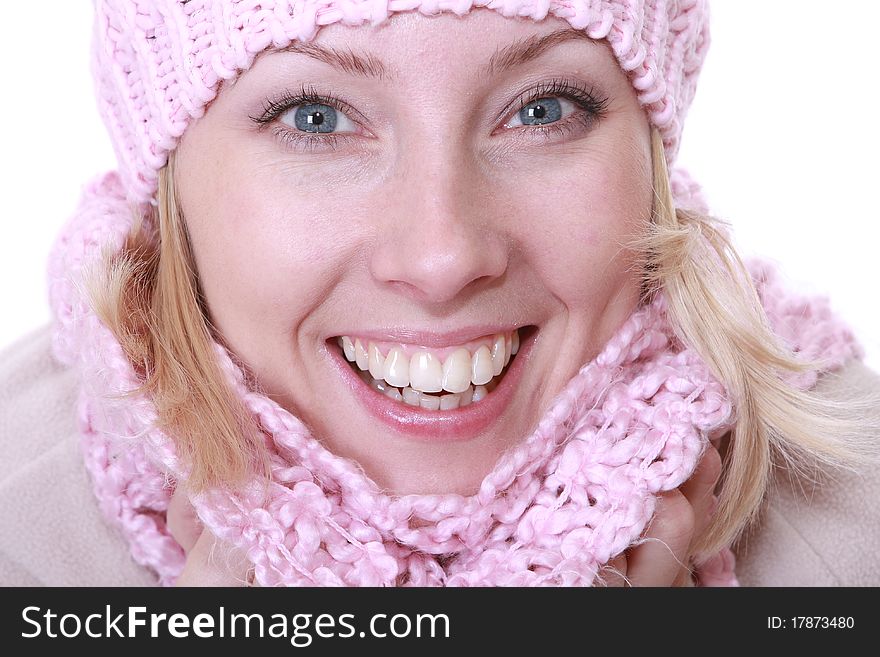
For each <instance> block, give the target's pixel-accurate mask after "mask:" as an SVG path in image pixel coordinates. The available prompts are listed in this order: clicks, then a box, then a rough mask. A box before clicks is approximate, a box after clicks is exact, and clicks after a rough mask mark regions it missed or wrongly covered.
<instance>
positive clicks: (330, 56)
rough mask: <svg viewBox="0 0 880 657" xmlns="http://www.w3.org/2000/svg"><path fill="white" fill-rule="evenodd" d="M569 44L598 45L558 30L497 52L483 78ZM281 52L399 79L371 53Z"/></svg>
mask: <svg viewBox="0 0 880 657" xmlns="http://www.w3.org/2000/svg"><path fill="white" fill-rule="evenodd" d="M567 41H587V42H590V43H595V41H594V40H593V39H591V38H590V37H589V36H587V33H586V32H585V31H584V30H577V29H574V28H567V29H563V30H557V31H556V32H550V33H549V34H543V35H532V36H530V37H527V38H523V39H520V40H518V41H515V42H513V43H511V44H510V45H508V46H505V47H503V48H501V49H499V50H496V51H495V53H494V54H493V55H492V57H491V58H490V59H489V63H488V64H487V65H486V67H485V68H484V69H483V71H482V73H481V74H480V78H481V79H482V78H491V77H493V76H495V75H498V74H500V73H503V72H504V71H507V70H508V69H511V68H513V67H515V66H522V65H523V64H526V63H528V62H530V61H532V60H534V59H537V58H538V57H540V56H541V55H542V54H543V53H545V52H546V51H547V50H549V49H551V48H554V47H555V46H558V45H559V44H561V43H565V42H567ZM281 52H292V53H299V54H303V55H307V56H308V57H311V58H312V59H316V60H318V61H321V62H324V63H325V64H328V65H330V66H332V67H334V68H338V69H340V70H342V71H344V72H345V73H348V74H349V75H353V76H356V77H364V78H375V79H377V80H384V79H394V78H396V77H397V76H396V75H394V74H392V71H390V70H389V69H388V67H386V66H385V64H383V63H382V61H381V60H379V59H376V58H375V57H374V56H373V55H372V54H370V53H365V54H363V55H358V54H357V53H355V52H352V51H350V50H342V51H339V50H336V49H334V48H325V47H324V46H319V45H318V44H315V43H303V42H299V41H294V42H293V43H291V44H290V45H289V46H287V47H285V48H282V49H281Z"/></svg>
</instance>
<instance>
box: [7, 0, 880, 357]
mask: <svg viewBox="0 0 880 657" xmlns="http://www.w3.org/2000/svg"><path fill="white" fill-rule="evenodd" d="M844 6H845V8H846V11H845V14H844V12H843V7H844ZM828 7H829V5H828V3H827V2H818V1H807V0H800V1H796V0H773V1H772V2H768V1H767V0H715V2H714V4H713V5H712V32H713V36H712V41H713V45H712V48H711V49H710V51H709V56H708V59H707V62H706V66H705V68H704V71H703V76H702V79H701V83H700V88H699V91H698V93H697V98H696V101H695V103H694V106H693V108H692V111H691V113H690V116H689V118H688V122H687V128H686V130H685V138H684V143H683V147H682V152H681V156H680V158H679V161H680V163H682V164H684V165H686V166H687V167H688V168H689V169H690V171H691V172H692V173H693V174H694V175H695V177H696V178H697V179H698V180H700V181H701V182H702V184H703V186H704V189H705V192H706V196H707V198H708V199H709V202H710V204H711V206H712V209H713V211H714V212H715V213H716V214H717V215H718V216H720V217H722V218H724V219H727V220H729V221H731V222H732V223H733V225H734V227H735V231H736V242H737V245H738V247H739V249H740V251H741V252H742V253H743V254H746V255H747V254H761V255H764V256H769V257H772V258H773V259H774V260H776V261H778V262H779V263H781V265H782V266H783V268H784V271H785V272H786V275H787V278H788V279H789V280H790V282H791V284H793V285H795V286H796V287H797V288H799V289H802V290H804V291H808V292H815V293H820V294H825V295H828V296H829V297H830V298H831V301H832V308H833V309H834V310H835V311H836V312H837V313H839V314H840V315H841V316H842V317H844V318H845V319H846V320H847V322H849V324H850V325H851V326H852V327H853V329H854V330H855V332H856V335H857V336H858V337H859V339H860V340H861V342H862V343H863V344H864V345H865V347H866V349H867V352H868V359H867V362H868V363H869V364H870V365H871V366H872V367H873V368H874V369H875V370H878V371H880V309H878V307H877V304H878V301H880V299H878V295H877V293H876V291H875V284H876V282H877V280H878V276H877V273H876V271H877V264H878V262H877V261H878V256H877V253H876V251H877V248H878V244H880V211H878V209H877V202H876V200H875V197H876V192H877V190H878V187H880V176H878V174H880V164H878V158H880V133H878V130H877V124H876V116H877V114H878V106H877V102H876V99H877V86H878V82H880V75H878V73H877V68H876V61H877V58H878V56H880V52H878V48H877V47H876V46H875V45H874V44H876V43H877V38H876V28H877V25H880V2H874V1H873V0H863V1H860V2H848V3H846V4H845V5H841V7H840V8H838V10H837V11H834V12H829V11H828ZM35 11H37V9H36V8H35V7H34V4H33V3H29V2H15V3H7V4H6V5H4V8H3V13H4V18H3V20H4V24H5V25H6V26H9V27H10V28H11V29H8V30H5V31H4V36H3V39H2V40H0V61H3V62H5V66H4V74H5V75H4V78H3V81H2V84H3V92H2V102H0V125H2V127H3V135H4V136H5V139H4V143H3V149H2V153H3V154H2V160H0V161H2V167H3V170H2V175H0V197H2V199H3V206H2V207H3V210H2V211H3V213H4V214H5V217H4V220H3V226H4V230H3V238H2V240H0V244H2V258H0V281H2V283H0V291H2V299H3V302H4V310H3V312H2V319H0V347H3V346H5V345H7V344H8V343H10V342H12V341H13V340H15V339H17V338H18V337H19V336H21V335H22V334H24V333H25V332H27V331H29V330H32V329H34V328H37V327H38V326H40V325H42V324H43V323H45V322H46V321H48V318H49V311H48V302H47V300H46V281H45V262H46V256H47V253H48V250H49V248H50V246H51V244H52V241H53V239H54V236H55V234H56V232H57V231H58V229H59V228H60V226H61V224H62V222H63V221H64V220H65V219H66V218H67V217H68V215H69V214H70V213H71V212H72V210H73V209H74V208H75V206H76V201H77V197H78V194H79V189H80V186H81V185H82V184H83V183H84V182H85V181H86V180H88V179H89V178H91V177H92V176H93V175H94V174H95V173H97V172H100V171H102V170H105V169H109V168H112V166H113V161H114V160H113V154H112V150H111V148H110V145H109V142H108V140H107V137H106V136H105V133H104V130H103V126H102V125H101V123H100V120H99V119H98V115H97V111H96V109H95V105H94V101H93V97H92V93H91V89H92V83H91V77H90V74H89V58H88V51H89V39H90V30H91V3H89V2H85V1H84V0H78V1H76V2H71V1H70V0H56V1H55V2H51V3H42V4H41V5H40V8H39V11H40V13H42V14H43V15H44V17H45V18H47V19H48V20H46V21H45V22H44V23H43V24H41V25H40V27H39V32H37V31H36V29H35V28H34V27H33V25H34V23H33V20H32V19H33V16H32V14H33V13H34V12H35ZM13 26H14V27H13Z"/></svg>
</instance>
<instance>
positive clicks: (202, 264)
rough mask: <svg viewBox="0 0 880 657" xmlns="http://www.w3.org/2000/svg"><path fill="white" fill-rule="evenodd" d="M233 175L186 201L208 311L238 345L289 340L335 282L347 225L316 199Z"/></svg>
mask: <svg viewBox="0 0 880 657" xmlns="http://www.w3.org/2000/svg"><path fill="white" fill-rule="evenodd" d="M230 177H231V176H228V175H224V172H216V173H215V174H214V175H212V176H208V177H206V178H205V179H204V181H203V183H202V184H201V185H200V186H198V188H197V189H198V192H197V193H196V194H193V195H192V197H190V198H187V199H186V201H188V202H184V199H181V200H182V205H183V210H184V215H185V217H186V221H187V224H188V226H189V229H190V233H191V236H192V242H193V250H194V252H195V259H196V264H197V267H198V273H199V278H200V280H201V283H202V288H203V292H204V294H205V297H206V300H207V303H208V308H209V312H210V314H211V318H212V320H213V321H214V323H215V324H216V325H217V327H218V328H219V329H220V330H221V332H223V333H224V335H225V336H226V337H227V338H228V339H230V340H234V341H236V342H237V341H238V340H235V336H239V338H240V336H242V335H245V332H247V335H251V336H256V335H258V334H259V335H269V336H282V335H284V334H286V333H288V332H289V331H290V330H291V327H292V325H295V324H296V323H298V322H299V321H301V319H302V318H303V317H304V316H305V315H306V314H307V313H308V312H309V310H310V309H311V308H312V307H313V306H314V305H316V304H317V303H319V301H320V299H321V298H322V297H323V295H324V293H325V289H326V286H327V285H328V284H329V281H332V280H333V277H334V276H333V271H334V267H335V266H337V263H338V262H339V258H338V257H336V256H335V255H334V252H335V251H337V250H338V249H341V248H342V245H341V243H340V235H339V225H340V222H339V221H332V219H334V218H335V214H336V213H335V212H334V211H333V209H332V208H328V207H327V204H326V200H324V201H321V200H318V199H316V198H315V195H308V194H306V195H302V194H294V193H293V192H292V191H291V187H289V186H280V185H277V184H273V183H272V182H268V181H265V180H262V181H261V180H260V179H259V177H249V178H247V179H245V180H242V179H241V177H240V176H239V177H237V178H236V179H229V178H230ZM257 326H258V327H259V328H260V331H255V330H254V328H255V327H257ZM243 351H247V350H246V349H244V350H243Z"/></svg>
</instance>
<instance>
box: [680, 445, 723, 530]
mask: <svg viewBox="0 0 880 657" xmlns="http://www.w3.org/2000/svg"><path fill="white" fill-rule="evenodd" d="M720 477H721V455H720V454H719V453H718V450H717V449H716V448H715V447H714V446H712V445H711V444H710V445H709V447H708V448H707V449H706V451H705V452H704V454H703V456H702V458H701V459H700V462H699V463H698V464H697V468H696V470H694V473H693V474H692V475H691V477H690V478H689V479H688V480H687V481H686V482H684V483H683V484H682V485H681V486H680V487H679V490H680V491H681V492H682V494H683V495H684V496H685V497H686V498H687V500H688V502H689V503H690V505H691V507H692V508H693V511H694V520H695V522H694V537H695V538H696V537H698V536H701V535H702V534H703V532H705V531H706V529H707V528H708V527H709V521H710V520H711V516H712V511H713V507H714V504H715V501H716V500H717V498H716V497H715V486H716V484H717V483H718V479H719V478H720Z"/></svg>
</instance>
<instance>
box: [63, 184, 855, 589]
mask: <svg viewBox="0 0 880 657" xmlns="http://www.w3.org/2000/svg"><path fill="white" fill-rule="evenodd" d="M124 199H125V194H124V191H123V189H122V187H121V185H120V182H119V179H118V177H117V176H116V174H109V175H107V176H105V177H104V178H103V179H101V180H99V181H97V182H96V183H94V184H93V185H92V186H90V187H89V188H87V189H86V191H85V193H84V197H83V201H82V204H81V206H80V208H79V210H78V212H77V213H76V215H75V216H74V217H73V218H72V219H71V220H70V222H69V223H68V224H67V226H66V227H65V228H64V230H63V232H62V234H61V236H60V238H59V240H58V242H57V243H56V245H55V248H54V250H53V254H52V258H51V262H50V288H51V291H50V296H51V303H52V308H53V312H54V315H55V322H56V323H55V332H54V343H53V349H54V353H55V355H56V357H57V358H58V359H59V360H61V361H62V362H63V363H66V364H69V365H70V366H72V367H75V368H76V370H77V371H78V373H79V375H80V380H81V383H82V386H81V395H80V401H79V406H78V419H79V428H80V430H81V432H82V446H83V451H84V456H85V462H86V465H87V467H88V470H89V471H90V473H91V476H92V479H93V483H94V490H95V494H96V496H97V499H98V502H99V504H100V507H101V509H102V510H103V512H104V513H105V514H106V516H107V517H108V518H109V519H110V520H111V521H112V522H113V523H115V524H117V525H118V526H119V527H120V528H121V530H122V532H123V534H124V536H125V538H126V539H127V541H128V543H129V545H130V547H131V552H132V555H133V557H134V559H135V560H136V561H137V562H138V563H139V564H142V565H144V566H146V567H148V568H150V569H152V570H153V571H155V573H156V574H157V576H158V579H159V582H160V583H161V584H171V583H173V582H174V581H175V579H176V578H177V576H178V575H179V574H180V572H181V569H182V568H183V565H184V561H185V557H184V553H183V550H182V549H181V547H180V546H179V545H178V544H177V543H176V542H175V540H174V539H173V538H172V537H171V535H170V534H169V532H168V530H167V527H166V522H165V518H166V516H165V514H166V509H167V507H168V502H169V500H170V497H171V494H172V492H173V487H174V484H175V482H177V481H179V480H180V478H182V477H184V476H185V474H184V470H183V469H182V468H181V464H180V463H179V462H178V460H177V458H176V456H175V448H174V441H173V440H172V439H171V438H170V437H169V436H166V435H164V434H163V433H162V432H161V431H159V430H157V429H156V428H154V426H153V422H154V418H155V409H154V407H153V405H152V404H151V402H150V400H149V399H147V398H145V397H143V396H141V397H136V398H129V399H126V400H124V401H120V400H119V399H118V395H120V394H121V393H125V392H127V391H130V390H132V389H134V388H136V387H137V385H138V383H139V381H138V378H137V376H136V374H135V372H134V370H133V369H132V368H131V366H130V364H129V362H128V361H127V359H126V358H125V356H124V354H123V351H122V348H121V346H120V345H119V343H118V342H117V341H116V340H115V338H114V337H113V335H112V334H111V333H110V332H109V330H108V329H107V328H106V327H104V326H103V325H102V324H101V323H100V322H99V321H98V319H97V318H96V316H95V314H94V312H93V311H92V310H91V309H90V307H89V305H88V303H87V302H86V300H85V298H84V296H83V294H82V292H81V289H80V286H78V280H79V276H80V274H81V271H82V268H83V266H84V265H86V264H87V263H88V262H89V261H91V260H93V259H94V258H95V257H96V256H98V255H99V253H100V250H101V247H102V246H103V245H105V244H111V245H113V247H114V248H116V249H118V248H120V246H121V244H122V240H123V239H124V237H125V235H126V234H127V233H128V231H129V229H130V226H131V222H132V213H131V211H130V207H129V206H128V204H127V203H126V202H125V200H124ZM749 267H750V271H751V274H752V276H753V278H754V281H755V284H756V286H757V288H758V291H759V294H760V296H761V300H762V303H763V305H764V308H765V310H766V312H767V315H768V317H769V319H770V323H771V326H772V328H773V329H774V331H776V332H777V333H778V334H779V335H780V336H781V337H782V338H783V339H784V340H785V342H786V343H787V344H788V345H789V346H791V347H792V348H793V349H795V350H796V351H798V352H800V353H801V354H804V355H805V356H806V357H808V358H820V359H822V360H823V361H824V362H825V363H827V367H826V369H828V370H832V369H837V368H839V367H840V366H841V365H842V364H843V363H844V362H845V361H846V360H847V359H849V358H852V357H861V355H862V352H861V348H860V347H859V345H858V344H857V343H856V342H855V340H854V338H853V335H852V334H851V332H850V331H849V330H848V329H847V327H846V326H845V325H844V324H843V323H841V322H840V321H839V320H838V319H836V318H835V317H834V316H832V314H831V312H830V310H829V308H828V304H827V301H826V300H825V299H823V298H806V297H802V296H798V295H796V294H792V293H790V292H788V291H786V290H785V289H783V287H782V286H781V284H780V282H779V280H778V278H777V276H776V274H775V273H774V269H773V267H772V266H771V265H770V264H769V263H765V262H760V261H751V262H750V263H749ZM665 307H666V304H665V299H664V297H663V295H662V294H658V295H657V296H656V297H655V300H654V301H653V302H652V303H651V304H650V305H647V306H644V307H640V308H638V309H636V310H635V311H634V312H633V314H632V315H631V316H630V317H629V318H628V319H627V320H626V321H625V322H624V323H623V324H622V325H621V326H620V327H619V328H618V329H617V331H616V332H615V333H614V335H613V337H612V338H611V339H610V340H609V341H608V342H607V344H606V345H605V346H604V347H603V348H602V350H601V352H600V353H599V354H598V355H597V356H596V357H595V359H594V360H592V361H591V362H589V363H587V364H585V365H584V366H583V367H582V368H581V369H580V371H579V372H578V373H577V374H576V375H575V376H574V377H573V378H572V379H571V381H570V382H569V383H568V384H567V385H566V386H565V388H564V389H563V390H562V391H561V392H560V393H559V394H558V395H557V396H556V398H555V399H554V401H553V403H552V404H551V406H550V408H549V409H548V410H547V412H546V413H545V415H544V416H543V417H542V418H541V420H540V422H538V424H537V425H536V427H535V428H534V431H532V432H531V433H530V434H529V435H527V436H524V437H523V439H522V440H521V441H520V442H519V444H518V445H517V446H516V447H515V448H512V449H511V450H509V451H508V452H507V453H506V454H504V455H503V456H502V457H501V458H500V459H499V461H498V463H497V464H496V466H495V468H494V469H493V470H492V471H491V472H490V473H489V474H488V475H486V477H485V479H484V480H483V482H482V485H481V486H480V488H479V491H478V492H477V493H476V494H475V495H472V496H470V497H464V496H460V495H452V494H450V495H408V496H403V497H391V496H388V495H386V494H383V493H382V492H380V491H379V489H378V488H377V486H376V485H375V484H374V483H373V482H372V481H371V480H370V479H369V478H368V477H366V476H365V475H364V474H363V473H362V472H361V471H360V469H359V468H358V467H357V465H356V464H355V463H353V462H351V461H349V460H347V459H343V458H340V457H337V456H334V455H333V454H331V453H330V452H329V451H327V449H326V448H325V447H324V446H323V445H322V444H321V442H319V440H318V439H317V437H314V436H312V435H310V434H309V432H308V430H307V429H306V427H305V426H304V425H303V424H302V422H300V420H298V419H297V418H296V417H294V416H293V415H291V414H290V413H289V412H288V411H286V410H285V409H283V408H281V407H280V406H278V405H277V404H276V403H275V402H273V401H271V400H270V399H268V398H266V397H265V396H261V395H259V394H257V393H255V392H253V391H251V390H248V389H247V388H246V387H245V385H244V379H243V376H242V373H241V371H240V370H239V369H238V368H237V367H236V366H235V365H234V364H233V361H232V360H231V359H230V358H229V355H228V354H227V353H226V352H225V351H224V350H223V349H222V348H221V347H219V346H217V348H216V353H217V357H218V359H219V361H220V363H221V364H222V367H223V369H224V371H225V373H226V374H227V377H228V380H229V383H230V384H231V385H232V386H234V389H235V390H236V391H237V392H238V394H239V395H240V396H241V398H242V399H243V400H244V402H245V404H246V406H247V408H248V409H249V410H250V412H251V413H252V414H253V416H254V418H256V419H257V420H258V422H259V425H260V426H261V427H262V429H263V431H264V433H265V435H266V439H267V444H268V445H269V447H270V450H271V469H272V481H271V483H270V485H269V489H268V491H269V492H268V495H266V493H265V491H266V488H265V486H263V485H262V484H261V482H260V481H257V480H254V481H253V482H252V485H250V486H249V487H248V488H247V489H246V491H245V492H244V493H241V494H231V493H227V492H222V491H209V492H207V493H205V494H202V495H199V496H196V497H194V498H193V499H192V503H193V505H194V507H195V509H196V511H197V513H198V515H199V517H200V518H201V520H202V522H203V523H204V525H205V527H207V528H208V529H210V530H211V531H212V532H214V533H215V534H216V535H217V536H218V537H220V538H221V539H224V540H225V541H228V542H229V543H230V544H232V545H234V546H237V547H239V548H241V549H242V550H243V552H244V553H245V554H246V555H247V558H248V559H249V560H250V561H251V562H252V563H253V567H254V583H255V584H258V585H263V586H276V585H293V586H300V585H320V586H324V585H349V586H363V585H367V586H374V585H391V586H394V585H407V586H444V585H445V586H462V585H464V586H473V585H565V586H568V585H577V586H580V585H591V584H593V583H594V582H595V580H596V575H597V571H598V570H599V568H600V567H601V566H602V565H603V564H605V563H606V562H608V561H609V560H610V559H611V558H612V557H614V556H615V555H617V554H619V553H620V552H622V551H623V550H624V549H626V548H627V547H628V546H630V545H632V544H633V542H634V541H636V540H638V538H639V536H640V535H641V534H642V532H643V530H644V529H645V528H646V526H647V525H648V522H649V520H650V519H651V517H652V514H653V513H654V510H655V504H656V499H657V495H658V494H659V493H661V492H663V491H668V490H671V489H674V488H676V487H677V486H679V485H680V484H681V483H682V482H684V481H685V480H686V479H687V478H688V477H689V476H690V474H691V473H692V472H693V470H694V468H695V466H696V464H697V462H698V461H699V458H700V456H701V454H702V452H703V450H704V448H705V447H706V446H707V443H708V441H709V440H710V438H717V437H720V436H721V435H722V434H723V433H724V432H726V431H727V430H729V429H730V428H731V426H732V424H733V409H732V406H731V403H730V401H729V400H728V396H727V393H726V390H725V388H724V387H723V386H722V385H721V384H720V383H719V382H718V381H716V380H715V379H714V378H713V377H712V375H711V374H710V373H709V371H708V369H707V367H706V366H705V364H704V363H703V362H702V360H701V359H700V358H699V356H697V354H696V353H695V352H694V351H693V350H691V349H686V348H684V347H683V346H682V345H681V344H680V342H679V341H678V340H677V339H676V338H675V337H674V334H673V331H672V329H671V328H670V326H669V324H668V323H667V321H666V315H665V312H664V311H665ZM818 374H819V372H810V373H808V374H806V375H803V376H801V377H798V378H797V379H796V380H795V383H796V384H797V385H798V386H800V387H803V388H807V387H810V386H812V385H813V384H814V383H815V382H816V378H817V375H818ZM732 566H733V560H732V554H731V553H730V551H729V550H725V551H724V552H722V553H721V554H719V555H716V556H715V557H714V558H712V559H710V560H709V561H708V562H707V563H705V564H703V566H702V567H701V569H700V570H699V577H700V580H701V583H702V584H704V585H707V584H708V585H719V584H729V585H735V584H736V578H735V576H734V574H733V569H732Z"/></svg>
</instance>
